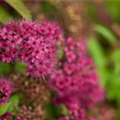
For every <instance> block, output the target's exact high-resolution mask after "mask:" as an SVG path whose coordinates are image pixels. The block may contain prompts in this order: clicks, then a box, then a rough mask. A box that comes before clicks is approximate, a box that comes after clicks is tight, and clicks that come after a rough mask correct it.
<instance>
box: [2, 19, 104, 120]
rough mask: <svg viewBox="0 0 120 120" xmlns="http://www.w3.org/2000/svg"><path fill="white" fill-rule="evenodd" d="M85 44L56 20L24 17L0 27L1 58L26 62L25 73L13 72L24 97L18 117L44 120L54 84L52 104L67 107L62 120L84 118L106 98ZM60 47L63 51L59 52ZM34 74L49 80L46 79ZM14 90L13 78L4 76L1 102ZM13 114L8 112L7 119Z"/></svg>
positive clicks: (19, 118)
mask: <svg viewBox="0 0 120 120" xmlns="http://www.w3.org/2000/svg"><path fill="white" fill-rule="evenodd" d="M58 43H60V44H58ZM85 46H86V45H85V43H83V42H82V43H81V42H80V41H79V40H78V41H76V40H74V39H72V38H68V39H64V38H63V35H62V32H61V30H60V28H59V26H58V25H57V24H56V23H52V22H43V23H41V24H38V23H35V22H32V21H27V20H23V21H21V22H10V23H7V24H6V25H4V26H3V27H2V28H1V29H0V62H5V63H12V64H13V63H15V62H19V63H20V62H24V63H25V64H26V70H27V71H26V74H25V75H23V74H22V75H21V74H19V75H18V74H17V75H14V73H13V76H12V74H11V75H9V76H11V77H13V78H12V79H11V80H12V82H13V83H14V85H15V88H17V89H16V90H17V92H18V93H21V94H22V95H23V96H24V99H23V100H22V101H20V102H21V103H20V105H18V106H17V108H18V109H19V110H18V115H17V116H15V117H16V119H17V120H44V119H46V118H45V113H46V111H45V110H44V104H47V103H49V102H51V99H52V97H53V94H52V93H53V92H52V91H51V88H52V90H54V91H55V92H56V93H57V95H56V97H55V99H54V102H55V103H56V104H64V105H65V106H66V107H67V109H68V116H60V119H59V120H85V118H86V113H87V111H88V110H89V109H90V108H91V107H94V106H95V105H96V104H97V103H98V102H99V101H101V100H103V97H104V90H103V88H102V87H100V86H99V81H98V80H99V78H98V76H97V72H96V69H95V67H94V63H93V61H92V59H90V58H89V57H88V55H87V52H86V51H87V49H86V47H85ZM58 50H61V51H62V54H60V55H57V54H58V53H59V52H58ZM26 75H27V76H26ZM28 76H32V77H33V78H32V77H28ZM36 78H40V79H43V78H47V79H48V81H46V82H48V83H47V84H43V83H41V81H42V80H39V79H36ZM12 92H13V88H12V84H11V82H10V81H9V80H6V79H0V105H1V104H3V103H6V102H7V101H8V100H9V98H10V96H11V94H12ZM52 100H53V99H52ZM9 115H11V114H9V113H8V112H7V113H6V114H5V115H3V118H5V117H8V116H9ZM91 118H92V117H91ZM6 119H8V118H6Z"/></svg>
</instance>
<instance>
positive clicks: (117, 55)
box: [111, 49, 120, 74]
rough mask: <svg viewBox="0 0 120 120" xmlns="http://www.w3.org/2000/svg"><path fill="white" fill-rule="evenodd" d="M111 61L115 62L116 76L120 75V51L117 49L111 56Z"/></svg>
mask: <svg viewBox="0 0 120 120" xmlns="http://www.w3.org/2000/svg"><path fill="white" fill-rule="evenodd" d="M111 59H112V60H113V64H114V72H115V73H116V74H119V73H120V49H116V50H114V51H113V53H112V54H111Z"/></svg>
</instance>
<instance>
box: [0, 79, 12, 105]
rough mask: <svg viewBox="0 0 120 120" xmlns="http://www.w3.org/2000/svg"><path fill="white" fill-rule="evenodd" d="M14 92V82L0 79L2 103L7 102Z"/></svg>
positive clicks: (0, 100)
mask: <svg viewBox="0 0 120 120" xmlns="http://www.w3.org/2000/svg"><path fill="white" fill-rule="evenodd" d="M12 92H13V88H12V84H11V82H10V81H9V80H6V79H0V104H3V103H5V102H7V101H8V100H9V98H10V96H11V94H12Z"/></svg>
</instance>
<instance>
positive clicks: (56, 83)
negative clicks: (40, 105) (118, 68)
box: [50, 38, 103, 120]
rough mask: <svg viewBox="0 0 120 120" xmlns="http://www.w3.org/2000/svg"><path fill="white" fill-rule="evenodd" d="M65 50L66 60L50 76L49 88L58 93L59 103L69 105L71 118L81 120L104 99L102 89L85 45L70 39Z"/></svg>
mask: <svg viewBox="0 0 120 120" xmlns="http://www.w3.org/2000/svg"><path fill="white" fill-rule="evenodd" d="M63 50H64V60H62V61H61V64H60V66H58V68H57V69H56V70H55V71H54V73H53V74H51V80H50V86H51V87H52V88H53V89H54V90H55V91H56V92H57V93H58V98H57V99H56V101H57V102H58V103H61V102H63V103H65V104H66V105H67V107H68V109H69V114H70V115H69V117H70V119H71V115H72V118H73V119H74V120H82V118H83V117H84V116H85V112H86V111H87V109H89V108H90V107H92V106H94V105H95V104H96V103H97V102H98V101H101V100H102V99H103V88H101V87H100V86H99V81H98V76H97V72H96V69H95V67H94V64H93V61H92V59H90V58H88V56H87V54H86V47H85V44H83V43H80V42H79V41H78V42H77V41H75V40H73V39H72V38H69V39H67V40H65V41H63ZM95 98H96V99H95ZM66 120H67V119H66Z"/></svg>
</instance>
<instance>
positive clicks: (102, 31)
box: [94, 24, 116, 44]
mask: <svg viewBox="0 0 120 120" xmlns="http://www.w3.org/2000/svg"><path fill="white" fill-rule="evenodd" d="M94 29H95V30H96V31H97V32H98V33H99V34H100V35H102V36H103V37H104V38H106V40H108V42H109V43H111V44H113V43H115V40H116V37H115V36H114V35H113V33H112V32H111V31H110V30H109V29H108V28H106V27H105V26H102V25H98V24H96V25H95V26H94Z"/></svg>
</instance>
